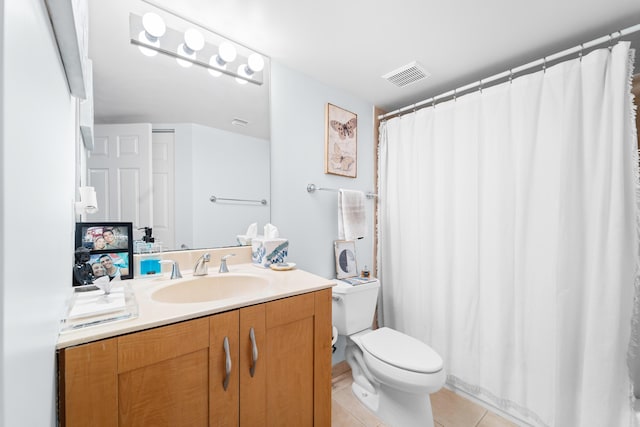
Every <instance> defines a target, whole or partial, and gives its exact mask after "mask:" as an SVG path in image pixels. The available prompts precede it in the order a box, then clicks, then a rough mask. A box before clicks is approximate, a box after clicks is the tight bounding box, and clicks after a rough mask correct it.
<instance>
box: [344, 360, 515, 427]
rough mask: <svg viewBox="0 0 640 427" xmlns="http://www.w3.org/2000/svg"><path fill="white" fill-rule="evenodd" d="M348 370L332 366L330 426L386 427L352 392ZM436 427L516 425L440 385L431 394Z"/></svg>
mask: <svg viewBox="0 0 640 427" xmlns="http://www.w3.org/2000/svg"><path fill="white" fill-rule="evenodd" d="M351 382H352V379H351V371H350V370H348V368H346V369H345V368H344V367H338V369H334V377H333V381H332V397H333V402H332V414H331V425H332V427H386V426H385V424H384V423H383V422H382V421H380V420H379V419H377V418H376V417H375V416H374V415H373V414H372V413H371V412H370V411H369V410H368V409H366V408H365V407H364V406H363V405H362V404H361V403H360V402H359V401H358V399H357V398H356V397H355V396H354V395H353V393H352V392H351ZM431 407H432V409H433V418H434V420H435V425H436V427H514V426H516V424H513V423H511V422H510V421H507V420H505V419H504V418H502V417H499V416H498V415H496V414H494V413H492V412H490V411H487V410H486V409H485V408H483V407H482V406H479V405H477V404H475V403H473V402H471V401H469V400H467V399H465V398H463V397H460V396H459V395H457V394H455V393H453V392H452V391H450V390H448V389H445V388H443V389H442V390H440V391H439V392H437V393H434V394H432V395H431Z"/></svg>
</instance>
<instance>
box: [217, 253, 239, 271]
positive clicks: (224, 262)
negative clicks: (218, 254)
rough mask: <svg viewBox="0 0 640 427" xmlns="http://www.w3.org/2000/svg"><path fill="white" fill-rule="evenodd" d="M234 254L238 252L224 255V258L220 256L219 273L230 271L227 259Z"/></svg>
mask: <svg viewBox="0 0 640 427" xmlns="http://www.w3.org/2000/svg"><path fill="white" fill-rule="evenodd" d="M232 256H236V254H227V255H225V256H223V257H222V258H220V270H218V273H228V272H229V267H227V259H228V258H229V257H232Z"/></svg>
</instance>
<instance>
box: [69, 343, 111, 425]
mask: <svg viewBox="0 0 640 427" xmlns="http://www.w3.org/2000/svg"><path fill="white" fill-rule="evenodd" d="M117 351H118V346H117V343H116V340H115V339H108V340H102V341H97V342H94V343H90V344H84V345H79V346H77V347H70V348H67V349H64V350H60V351H59V352H58V364H59V366H58V369H59V374H58V375H59V378H58V380H59V390H58V396H59V402H58V405H59V410H60V425H61V426H67V427H75V426H77V427H85V426H95V427H116V426H117V425H118V382H117V369H118V352H117Z"/></svg>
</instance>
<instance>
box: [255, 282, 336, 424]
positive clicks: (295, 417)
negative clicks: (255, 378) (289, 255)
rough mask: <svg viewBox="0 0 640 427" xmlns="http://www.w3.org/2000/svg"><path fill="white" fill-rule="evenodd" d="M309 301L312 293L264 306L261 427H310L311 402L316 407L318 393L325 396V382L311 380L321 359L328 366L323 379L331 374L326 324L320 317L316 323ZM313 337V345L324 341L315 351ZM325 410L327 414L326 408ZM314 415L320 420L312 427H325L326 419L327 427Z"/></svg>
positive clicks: (328, 321) (328, 384)
mask: <svg viewBox="0 0 640 427" xmlns="http://www.w3.org/2000/svg"><path fill="white" fill-rule="evenodd" d="M315 298H316V293H309V294H304V295H300V296H296V297H291V298H285V299H282V300H278V301H273V302H270V303H267V304H266V327H267V330H266V333H267V356H266V357H267V365H268V366H267V387H268V391H269V392H268V393H267V423H266V425H267V426H291V425H295V426H300V427H304V426H313V425H314V417H315V416H316V415H315V414H314V408H315V406H316V403H315V398H316V397H318V398H320V400H319V403H321V402H322V398H323V397H326V392H325V391H324V389H325V388H326V390H327V391H328V392H329V393H330V392H331V379H330V377H329V381H328V382H327V381H325V380H323V379H322V378H321V377H316V375H315V373H316V369H317V368H318V367H322V366H324V365H326V360H325V359H326V358H327V357H328V358H329V365H328V366H326V367H325V369H326V370H327V372H329V375H330V372H331V366H330V357H331V352H330V350H329V348H330V347H331V334H330V328H331V319H330V318H329V319H325V317H326V313H324V314H323V315H322V319H320V318H318V319H316V315H315V311H316V301H315ZM320 306H322V304H320ZM323 311H324V312H326V309H325V310H323ZM330 313H331V311H330V309H329V315H330ZM324 323H326V325H324ZM327 328H328V329H329V335H328V337H326V336H325V335H327V334H326V331H325V329H327ZM316 333H318V334H319V335H318V340H321V339H324V338H326V340H327V343H326V345H322V346H321V348H316V345H317V344H316ZM323 351H324V352H325V353H326V355H324V354H323V353H322V352H323ZM316 352H318V356H317V357H316ZM316 359H317V360H316ZM321 361H322V363H320V364H318V362H321ZM317 364H318V366H316V365H317ZM325 383H326V384H325ZM316 389H317V390H318V392H316ZM316 395H317V396H316ZM329 398H330V395H329ZM328 408H329V411H330V408H331V406H330V403H329V406H328ZM318 414H319V415H323V416H322V417H320V418H319V419H318V420H317V425H330V413H329V421H328V422H329V424H326V421H325V419H326V416H325V414H323V413H322V411H320V412H319V413H318Z"/></svg>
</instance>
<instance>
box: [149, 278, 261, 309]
mask: <svg viewBox="0 0 640 427" xmlns="http://www.w3.org/2000/svg"><path fill="white" fill-rule="evenodd" d="M269 283H270V282H269V280H268V279H266V278H264V277H261V276H257V275H252V274H233V273H225V274H221V275H219V276H203V277H194V278H193V279H189V280H185V281H181V282H179V283H176V284H173V285H169V286H166V287H164V288H162V289H158V290H157V291H155V292H153V293H152V294H151V299H153V300H154V301H158V302H168V303H174V304H187V303H197V302H207V301H216V300H223V299H228V298H237V297H241V296H248V295H251V294H256V293H259V292H261V291H264V290H265V288H266V287H267V286H268V285H269Z"/></svg>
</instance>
